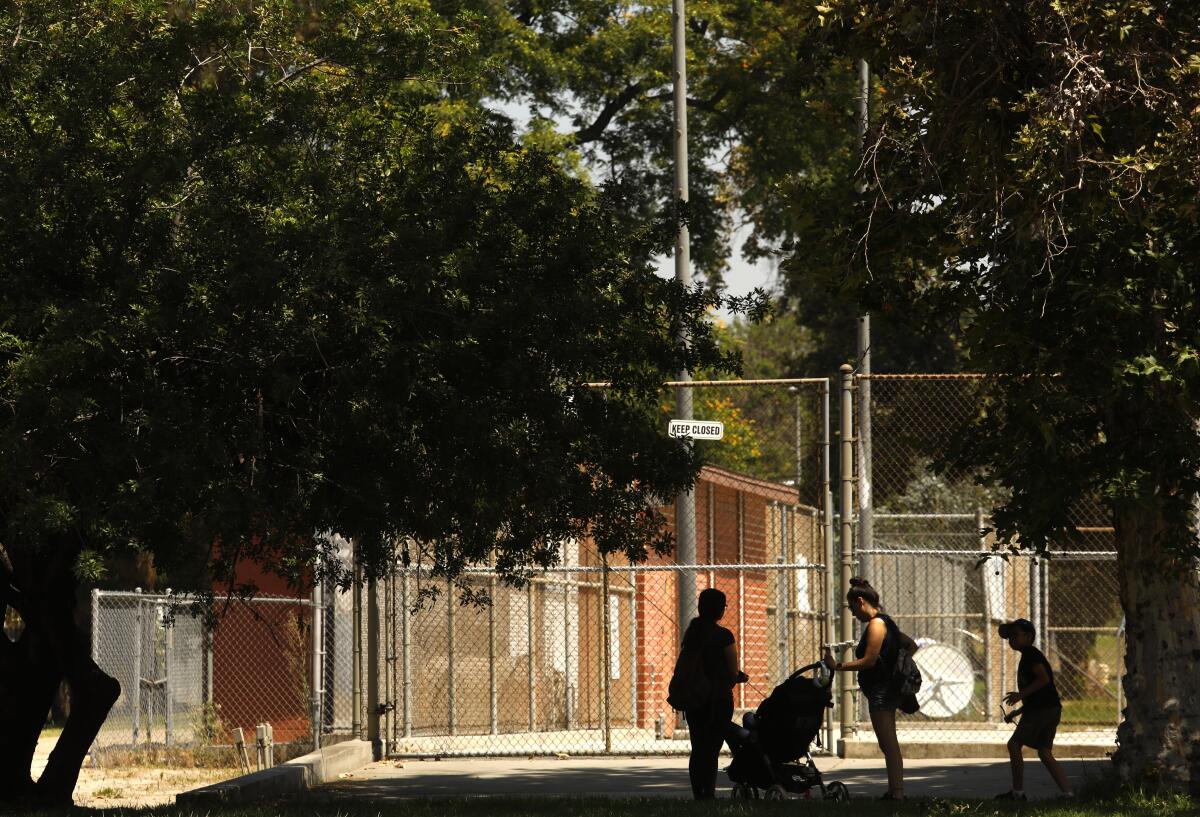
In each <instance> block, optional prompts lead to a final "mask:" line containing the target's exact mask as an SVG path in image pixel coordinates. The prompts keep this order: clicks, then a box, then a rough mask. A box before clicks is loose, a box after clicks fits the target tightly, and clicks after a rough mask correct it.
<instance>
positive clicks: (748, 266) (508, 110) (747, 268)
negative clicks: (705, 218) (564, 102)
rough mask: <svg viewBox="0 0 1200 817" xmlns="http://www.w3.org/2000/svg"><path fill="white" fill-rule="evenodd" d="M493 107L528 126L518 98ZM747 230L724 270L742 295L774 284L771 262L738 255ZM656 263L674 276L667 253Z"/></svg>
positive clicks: (731, 288) (562, 125) (730, 289)
mask: <svg viewBox="0 0 1200 817" xmlns="http://www.w3.org/2000/svg"><path fill="white" fill-rule="evenodd" d="M495 107H496V109H497V110H498V111H500V112H501V113H503V114H504V115H505V116H507V117H509V118H510V119H511V120H512V121H513V122H514V124H516V125H517V127H518V129H524V128H526V127H527V126H528V124H529V120H530V117H531V114H532V111H531V110H530V108H529V107H528V106H526V105H524V104H522V103H521V102H520V101H518V100H508V101H504V102H497V103H496V106H495ZM555 122H556V124H557V125H558V127H559V129H561V130H563V131H569V130H570V129H571V123H570V121H569V120H568V119H567V118H566V117H559V118H557V119H556V120H555ZM748 232H749V228H748V227H743V228H742V229H740V230H738V231H737V232H735V233H734V235H733V236H732V240H731V241H730V242H729V244H730V247H731V248H732V253H733V257H731V258H730V259H729V269H728V270H726V272H725V285H726V292H727V294H729V295H746V294H748V293H749V292H750V291H751V290H752V289H754V288H755V287H762V288H763V289H766V290H767V291H768V292H769V291H770V290H771V289H772V288H773V287H774V286H775V278H776V276H775V272H774V270H773V269H772V267H771V264H770V262H769V261H767V260H760V261H758V262H756V263H752V262H750V261H748V260H746V259H745V258H743V257H742V254H741V252H740V250H739V248H740V247H741V246H742V244H743V243H744V242H745V240H746V238H747V235H748ZM655 262H656V264H657V267H658V273H659V275H662V276H663V277H665V278H674V277H675V260H674V258H672V257H671V256H659V257H658V258H657V259H655ZM717 315H718V317H720V318H722V319H724V320H729V319H730V318H731V315H730V314H729V313H728V312H726V311H724V310H721V311H719V312H718V313H717Z"/></svg>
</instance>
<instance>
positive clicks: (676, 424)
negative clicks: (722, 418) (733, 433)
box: [667, 420, 725, 440]
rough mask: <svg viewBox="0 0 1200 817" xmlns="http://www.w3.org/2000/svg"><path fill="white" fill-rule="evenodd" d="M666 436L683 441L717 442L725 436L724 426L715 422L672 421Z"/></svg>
mask: <svg viewBox="0 0 1200 817" xmlns="http://www.w3.org/2000/svg"><path fill="white" fill-rule="evenodd" d="M667 434H668V435H669V436H671V437H677V438H679V439H684V440H719V439H721V438H722V437H724V436H725V424H724V423H722V422H719V421H716V420H672V421H671V423H670V425H669V426H668V427H667Z"/></svg>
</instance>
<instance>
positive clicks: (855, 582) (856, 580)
mask: <svg viewBox="0 0 1200 817" xmlns="http://www.w3.org/2000/svg"><path fill="white" fill-rule="evenodd" d="M850 586H851V587H870V586H871V583H870V582H869V581H867V580H866V579H864V578H863V577H862V576H855V577H853V578H852V579H850Z"/></svg>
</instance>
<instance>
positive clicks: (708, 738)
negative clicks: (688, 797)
mask: <svg viewBox="0 0 1200 817" xmlns="http://www.w3.org/2000/svg"><path fill="white" fill-rule="evenodd" d="M711 718H712V713H711V712H696V713H688V737H689V739H690V741H691V744H692V753H691V756H690V757H689V758H688V777H689V778H690V780H691V782H692V796H693V797H694V798H696V799H697V800H706V799H709V798H712V797H714V796H716V789H717V762H718V760H719V759H720V755H721V742H722V740H723V738H724V734H723V732H722V730H721V726H722V724H714V723H713V722H712V720H711Z"/></svg>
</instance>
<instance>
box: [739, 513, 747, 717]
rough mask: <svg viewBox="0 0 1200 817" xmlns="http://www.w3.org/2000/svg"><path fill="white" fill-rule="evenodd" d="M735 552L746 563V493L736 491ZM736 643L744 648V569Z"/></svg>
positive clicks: (741, 703)
mask: <svg viewBox="0 0 1200 817" xmlns="http://www.w3.org/2000/svg"><path fill="white" fill-rule="evenodd" d="M737 553H738V556H737V558H738V564H739V565H743V564H745V563H746V495H745V494H744V493H743V492H742V491H738V492H737ZM737 576H738V634H737V637H738V643H739V644H741V645H742V649H743V650H745V649H746V643H745V637H746V636H745V633H746V571H745V570H742V569H741V568H739V569H738V574H737ZM737 691H738V706H739V707H742V708H745V706H746V685H745V684H738V685H737Z"/></svg>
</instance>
